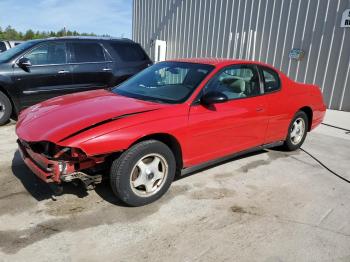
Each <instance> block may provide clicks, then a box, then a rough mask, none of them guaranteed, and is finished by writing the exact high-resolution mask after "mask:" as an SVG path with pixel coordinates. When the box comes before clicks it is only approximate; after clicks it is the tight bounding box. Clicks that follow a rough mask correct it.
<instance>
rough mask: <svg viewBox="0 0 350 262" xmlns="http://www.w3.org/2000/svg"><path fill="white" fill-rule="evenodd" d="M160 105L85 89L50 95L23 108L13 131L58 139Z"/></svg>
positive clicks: (35, 137)
mask: <svg viewBox="0 0 350 262" xmlns="http://www.w3.org/2000/svg"><path fill="white" fill-rule="evenodd" d="M160 107H162V105H161V104H157V103H152V102H147V101H141V100H137V99H133V98H128V97H124V96H120V95H116V94H114V93H112V92H109V91H106V90H96V91H88V92H82V93H76V94H71V95H66V96H61V97H57V98H53V99H50V100H48V101H45V102H42V103H40V104H37V105H34V106H32V107H30V108H28V109H26V110H24V111H23V112H22V113H21V114H20V116H19V120H18V122H17V126H16V133H17V135H18V137H19V138H20V139H22V140H25V141H28V142H29V141H30V142H35V141H51V142H53V143H58V142H59V141H61V140H63V139H65V138H67V137H69V136H72V135H74V134H75V133H77V132H80V131H82V130H85V129H87V128H90V127H92V128H93V127H94V126H96V125H101V124H104V123H106V122H108V121H113V120H117V119H118V118H120V117H127V116H129V115H133V114H139V113H142V112H147V111H151V110H156V109H158V108H160Z"/></svg>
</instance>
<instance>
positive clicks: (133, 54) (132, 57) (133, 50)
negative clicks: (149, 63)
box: [111, 42, 148, 62]
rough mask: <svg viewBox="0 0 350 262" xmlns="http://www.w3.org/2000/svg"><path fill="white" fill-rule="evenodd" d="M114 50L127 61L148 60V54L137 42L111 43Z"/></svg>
mask: <svg viewBox="0 0 350 262" xmlns="http://www.w3.org/2000/svg"><path fill="white" fill-rule="evenodd" d="M111 47H112V48H113V50H114V51H115V52H116V53H117V54H118V55H119V57H120V58H121V59H122V60H123V61H125V62H135V61H144V60H148V57H147V55H146V54H145V52H144V51H143V50H142V48H141V47H140V46H139V45H137V44H129V43H116V42H115V43H111Z"/></svg>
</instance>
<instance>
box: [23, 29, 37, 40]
mask: <svg viewBox="0 0 350 262" xmlns="http://www.w3.org/2000/svg"><path fill="white" fill-rule="evenodd" d="M34 36H35V34H34V31H33V30H32V29H29V30H27V31H26V33H25V34H24V37H23V39H24V40H30V39H34Z"/></svg>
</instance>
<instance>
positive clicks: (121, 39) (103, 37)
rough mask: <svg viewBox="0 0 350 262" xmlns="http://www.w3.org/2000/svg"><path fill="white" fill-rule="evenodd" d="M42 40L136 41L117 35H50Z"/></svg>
mask: <svg viewBox="0 0 350 262" xmlns="http://www.w3.org/2000/svg"><path fill="white" fill-rule="evenodd" d="M40 40H41V41H54V40H78V41H82V40H83V41H84V40H86V41H90V40H99V41H101V40H102V41H117V42H127V43H134V41H132V40H131V39H129V38H117V37H107V36H106V37H105V36H62V37H49V38H44V39H40Z"/></svg>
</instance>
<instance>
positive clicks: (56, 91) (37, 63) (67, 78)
mask: <svg viewBox="0 0 350 262" xmlns="http://www.w3.org/2000/svg"><path fill="white" fill-rule="evenodd" d="M66 50H67V49H66V44H65V43H64V42H59V41H57V42H56V41H55V42H54V41H48V42H44V43H42V44H39V45H38V46H36V47H34V48H33V49H32V50H30V51H29V52H28V53H26V54H25V55H24V56H23V57H25V58H27V59H29V61H30V63H31V66H28V67H26V68H21V67H19V66H17V65H16V66H15V67H14V74H13V77H14V82H15V84H16V86H17V87H18V90H19V100H20V104H21V108H25V107H28V106H31V105H33V104H36V103H39V102H41V101H44V100H47V99H49V98H52V97H55V96H59V95H64V94H67V93H70V92H72V88H73V78H72V73H71V71H72V70H71V65H69V64H68V63H67V52H66Z"/></svg>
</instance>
